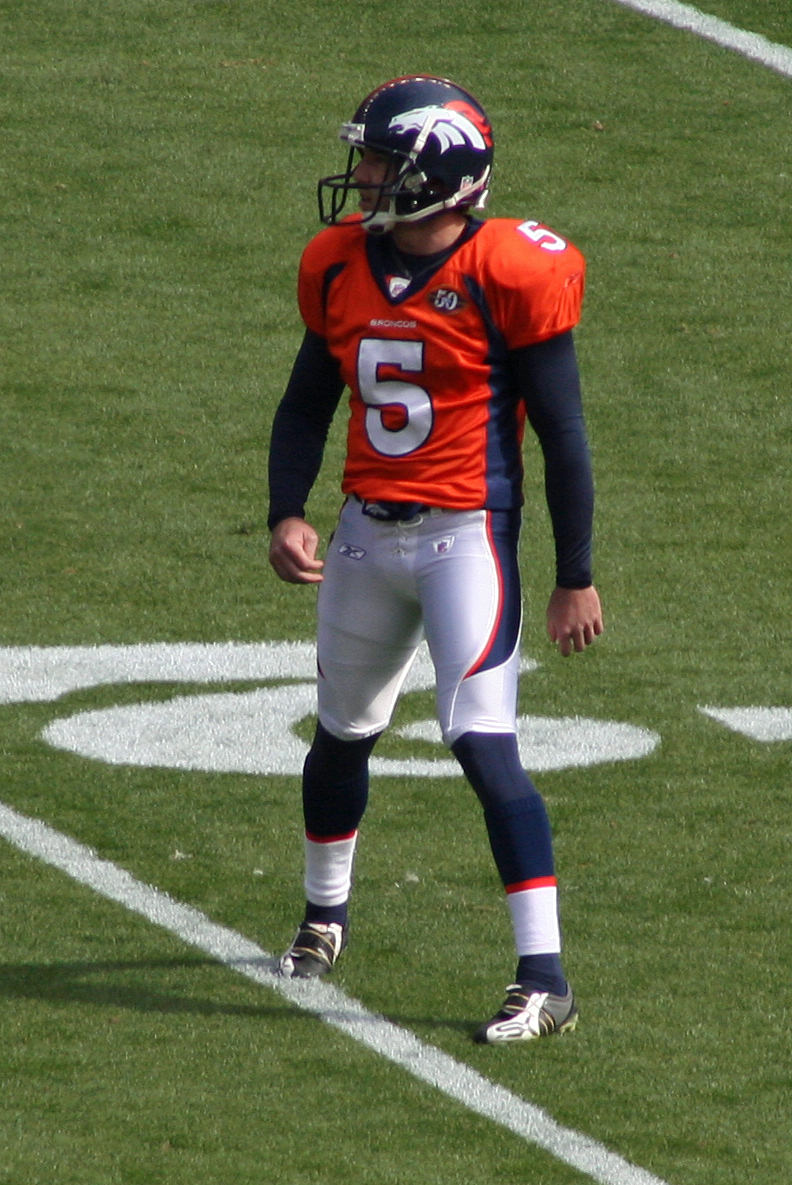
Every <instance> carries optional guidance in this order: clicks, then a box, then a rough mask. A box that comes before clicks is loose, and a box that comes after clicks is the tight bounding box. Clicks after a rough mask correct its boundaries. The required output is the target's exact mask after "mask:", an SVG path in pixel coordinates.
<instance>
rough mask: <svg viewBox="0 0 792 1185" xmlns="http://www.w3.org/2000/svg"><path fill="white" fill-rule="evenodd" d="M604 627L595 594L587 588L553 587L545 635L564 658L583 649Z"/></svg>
mask: <svg viewBox="0 0 792 1185" xmlns="http://www.w3.org/2000/svg"><path fill="white" fill-rule="evenodd" d="M604 628H605V626H604V624H603V621H602V607H601V605H600V599H599V593H598V592H597V590H596V588H595V587H594V585H593V584H592V585H589V587H588V588H558V587H556V588H554V589H553V592H552V595H551V597H550V604H549V605H548V606H547V632H548V634H549V635H550V638H551V639H552V641H553V642H558V645H559V648H560V650H561V653H562V654H563V656H564V658H567V657H568V656H569V655H570V654H571V653H572V651H573V650H577V651H581V650H585V649H586V647H587V646H590V645H591V643H592V642H593V641H594V639H595V638H596V637H597V636H598V635H599V634H601V633H602V631H603V629H604Z"/></svg>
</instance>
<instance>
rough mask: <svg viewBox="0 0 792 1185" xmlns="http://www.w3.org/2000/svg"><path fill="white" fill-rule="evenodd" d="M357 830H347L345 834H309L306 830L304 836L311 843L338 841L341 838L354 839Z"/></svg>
mask: <svg viewBox="0 0 792 1185" xmlns="http://www.w3.org/2000/svg"><path fill="white" fill-rule="evenodd" d="M356 835H357V831H347V832H346V834H345V835H311V832H310V831H306V833H305V838H306V839H310V841H311V843H340V842H341V840H342V839H354V838H355V836H356Z"/></svg>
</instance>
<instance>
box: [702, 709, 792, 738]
mask: <svg viewBox="0 0 792 1185" xmlns="http://www.w3.org/2000/svg"><path fill="white" fill-rule="evenodd" d="M699 711H700V712H702V713H703V714H704V715H705V716H711V717H712V719H713V720H717V721H718V722H719V723H720V724H725V725H726V727H727V728H730V729H731V730H732V732H741V733H742V734H743V736H746V737H750V738H751V740H754V741H764V742H770V741H792V708H710V707H705V708H704V707H702V708H699Z"/></svg>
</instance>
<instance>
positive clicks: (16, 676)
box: [0, 642, 316, 704]
mask: <svg viewBox="0 0 792 1185" xmlns="http://www.w3.org/2000/svg"><path fill="white" fill-rule="evenodd" d="M315 677H316V647H315V646H314V644H313V643H312V642H207V643H201V642H153V643H145V644H143V643H141V644H140V645H135V646H5V647H0V704H18V703H31V702H39V703H41V702H46V701H49V700H56V699H59V698H60V697H61V696H62V695H66V693H67V692H69V691H78V690H80V689H81V688H87V687H98V686H100V685H102V684H111V683H230V682H232V681H234V680H242V679H250V680H254V679H314V678H315Z"/></svg>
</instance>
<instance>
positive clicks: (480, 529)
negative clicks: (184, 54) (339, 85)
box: [269, 75, 603, 1043]
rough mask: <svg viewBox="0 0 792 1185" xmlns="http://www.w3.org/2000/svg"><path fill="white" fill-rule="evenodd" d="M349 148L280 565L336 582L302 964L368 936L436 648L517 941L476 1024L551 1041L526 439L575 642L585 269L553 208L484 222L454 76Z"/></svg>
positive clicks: (562, 1007)
mask: <svg viewBox="0 0 792 1185" xmlns="http://www.w3.org/2000/svg"><path fill="white" fill-rule="evenodd" d="M341 139H342V140H343V141H344V142H345V143H346V144H347V145H348V147H349V157H348V161H347V167H346V170H345V171H344V172H343V173H340V174H338V175H335V176H332V177H325V178H323V179H322V180H321V181H320V182H319V212H320V218H321V221H322V222H323V223H325V224H326V228H325V229H323V230H322V231H320V232H319V234H318V235H317V236H316V237H315V238H314V239H313V240H312V241H311V242H310V243H309V244H308V246H307V248H306V250H305V252H304V254H303V257H302V261H301V264H300V272H299V290H298V295H299V305H300V312H301V314H302V318H303V321H304V323H305V335H304V338H303V341H302V345H301V347H300V350H299V352H298V354H297V358H296V361H295V363H294V368H293V371H292V374H291V378H290V380H289V383H288V386H287V389H286V392H285V394H284V397H283V400H282V402H281V404H280V406H279V408H278V411H277V413H276V416H275V421H274V425H273V431H272V443H271V451H270V498H271V501H270V517H269V525H270V528H271V530H272V545H271V551H270V559H271V562H272V564H273V566H274V568H275V571H276V572H277V573H278V575H279V576H280V577H281V578H282V579H283V580H286V581H291V582H294V583H302V584H318V585H319V590H318V638H317V657H318V725H317V728H316V734H315V737H314V741H313V744H312V746H311V749H310V752H309V754H308V757H307V758H306V762H305V769H304V776H303V809H304V819H305V890H306V897H307V902H306V906H305V913H304V917H303V920H302V922H301V923H300V925H299V927H298V930H297V934H296V937H295V939H294V941H293V943H292V945H291V946H290V947H289V949H288V951H287V952H286V953H285V955H284V956H283V958H282V959H281V963H280V967H281V972H282V973H283V974H284V975H292V976H299V977H310V976H317V975H324V974H326V973H327V972H328V971H330V970H331V969H332V967H333V966H334V964H335V962H336V960H337V959H338V957H339V955H340V954H341V952H342V950H343V949H344V947H345V946H346V941H347V933H348V914H347V908H348V899H349V893H350V885H351V876H352V864H353V858H354V852H355V845H356V842H357V838H358V827H359V825H360V821H361V819H362V817H363V813H364V811H365V808H366V802H367V797H368V760H369V756H370V754H371V752H372V750H373V748H374V745H375V744H376V741H377V738H378V737H379V736H380V734H381V733H382V732H383V730H384V729H385V728H386V727H387V725H388V722H389V720H390V718H391V713H392V711H393V707H394V704H395V701H396V699H397V697H398V695H399V691H400V689H401V687H402V684H403V682H404V679H405V677H406V675H407V672H408V670H409V667H410V664H411V662H412V661H413V658H414V656H415V652H416V649H417V647H418V645H419V644H420V642H421V640H422V639H423V638H425V639H426V641H427V643H428V646H429V650H430V653H431V656H432V660H433V663H434V666H435V671H436V682H437V714H438V718H439V721H440V724H441V727H442V734H443V739H444V742H445V744H446V745H447V746H448V747H449V748H450V749H451V751H452V752H453V754H454V755H455V757H456V758H457V760H458V761H459V764H460V766H461V768H462V770H463V771H464V773H465V775H466V776H467V778H468V780H469V781H470V783H471V785H472V786H473V789H474V790H475V792H476V794H477V795H478V797H479V799H480V801H481V805H482V807H483V814H484V821H485V824H486V829H487V833H488V836H489V842H490V846H491V849H492V854H493V856H494V859H495V864H496V866H497V870H498V873H499V875H500V878H501V881H502V883H503V886H504V889H505V893H506V898H507V901H508V905H509V909H510V913H511V919H512V923H513V933H514V940H515V944H516V954H517V969H516V972H515V975H514V983H513V984H512V985H511V986H510V987H509V988H508V989H507V995H506V1000H505V1002H504V1004H503V1005H502V1007H501V1008H500V1010H499V1011H498V1012H497V1013H495V1015H494V1016H493V1017H492V1018H491V1019H490V1020H488V1021H486V1022H485V1023H484V1024H483V1025H481V1027H480V1028H479V1029H478V1031H477V1033H476V1039H477V1040H478V1041H482V1042H485V1043H500V1042H507V1041H524V1040H530V1039H532V1038H535V1037H541V1036H545V1035H548V1034H551V1033H557V1032H563V1031H565V1030H568V1029H572V1028H574V1026H575V1023H576V1021H577V1008H576V1005H575V999H574V996H573V994H572V990H571V988H570V986H569V984H568V983H567V981H566V978H565V975H564V972H563V969H562V965H561V959H560V950H561V941H560V933H559V921H558V906H557V896H556V877H555V869H554V864H553V851H552V841H551V834H550V827H549V823H548V818H547V813H546V810H545V807H544V803H543V800H542V798H541V797H540V795H539V793H538V792H537V790H536V788H535V786H534V784H533V782H532V781H531V779H530V778H529V777H528V775H527V774H526V773H525V771H524V770H523V768H522V766H521V763H520V758H519V752H518V748H517V739H516V705H517V679H518V671H519V656H520V649H519V641H520V624H521V596H520V580H519V570H518V563H517V544H518V535H519V529H520V516H521V505H522V501H523V495H522V461H521V444H522V437H523V429H524V424H525V420H526V418H527V420H528V422H529V423H530V425H531V428H532V429H533V431H534V432H535V433H536V434H537V436H538V438H539V441H540V444H541V448H542V450H543V457H544V468H545V485H546V492H547V503H548V506H549V509H550V515H551V520H552V528H553V533H554V539H555V551H556V573H555V587H554V589H553V591H552V594H551V596H550V602H549V607H548V613H547V628H548V631H549V635H550V638H551V639H552V640H553V641H555V642H557V643H558V645H559V647H560V649H561V653H562V654H563V655H569V654H570V653H571V652H572V651H573V650H575V651H582V650H584V649H585V647H586V646H588V645H589V644H590V643H591V642H592V641H593V640H594V638H595V636H596V635H598V634H599V633H600V632H601V631H602V628H603V627H602V613H601V609H600V602H599V597H598V595H597V592H596V590H595V588H594V586H593V584H592V573H591V525H592V511H593V486H592V477H591V466H590V460H589V450H588V445H587V439H586V432H585V426H584V420H583V412H582V406H581V395H580V383H579V378H578V369H577V362H576V357H575V349H574V345H573V339H572V329H573V327H574V326H575V325H576V324H577V322H578V319H579V316H580V306H581V300H582V296H583V284H584V267H585V265H584V260H583V258H582V256H581V254H580V252H579V251H577V250H576V248H575V247H574V246H573V245H572V244H571V243H569V242H568V241H567V240H566V239H564V238H562V237H561V236H560V235H558V234H556V233H555V232H554V231H552V230H550V229H549V228H548V227H545V226H544V225H542V224H541V223H539V222H537V221H535V220H533V219H524V220H520V219H490V220H482V219H481V218H479V217H478V216H477V213H476V212H477V211H480V210H481V209H483V207H484V205H485V202H486V199H487V191H488V188H489V184H490V176H491V170H492V159H493V137H492V128H491V126H490V121H489V119H488V118H487V115H486V112H485V111H484V109H483V108H482V106H481V105H480V104H479V103H478V102H477V100H476V99H475V98H474V97H473V96H472V95H470V94H469V93H468V92H467V91H465V90H463V89H462V88H461V87H459V86H457V85H455V84H454V83H452V82H449V81H447V80H445V79H442V78H436V77H432V76H427V75H415V76H409V77H405V78H396V79H393V80H392V81H390V82H386V83H384V84H383V85H382V86H379V87H377V89H376V90H374V91H373V92H372V93H371V94H370V95H368V97H367V98H366V99H364V100H363V102H362V103H361V105H360V107H359V108H358V110H357V111H356V113H355V115H354V117H353V119H352V120H351V121H350V122H349V123H345V124H344V125H343V127H342V129H341ZM350 199H351V202H354V203H355V204H356V206H357V209H354V210H351V211H349V212H347V208H348V205H349V204H351V202H350ZM345 388H348V389H349V392H350V395H349V422H348V436H347V441H348V443H347V455H346V463H345V467H344V473H343V480H342V490H343V493H344V495H345V501H344V504H343V507H342V510H341V514H340V519H339V523H338V527H337V529H336V531H335V533H334V535H333V537H332V540H331V542H330V544H329V546H328V550H327V554H326V558H325V560H324V561H323V560H322V559H320V558H319V540H318V537H317V533H316V531H315V530H314V528H313V527H312V526H311V525H310V524H309V523H308V522H307V521H306V519H305V506H306V502H307V499H308V495H309V492H310V490H311V487H312V485H313V483H314V481H315V479H316V476H317V474H318V471H319V468H320V465H321V462H322V455H323V448H324V444H325V440H326V436H327V431H328V428H329V425H330V422H331V420H332V418H333V415H334V413H335V411H336V408H337V406H338V403H339V400H340V398H341V395H342V392H343V390H344V389H345Z"/></svg>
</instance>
